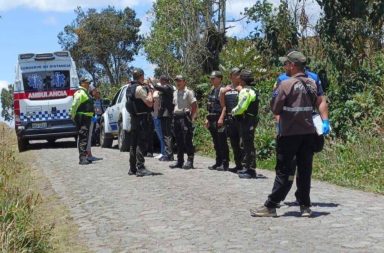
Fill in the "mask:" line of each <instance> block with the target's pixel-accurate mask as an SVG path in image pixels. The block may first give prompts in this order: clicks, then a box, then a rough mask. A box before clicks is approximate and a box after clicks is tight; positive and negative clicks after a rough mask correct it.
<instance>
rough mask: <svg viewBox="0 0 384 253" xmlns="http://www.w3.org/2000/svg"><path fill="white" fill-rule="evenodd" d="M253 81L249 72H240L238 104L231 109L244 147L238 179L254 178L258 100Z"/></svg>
mask: <svg viewBox="0 0 384 253" xmlns="http://www.w3.org/2000/svg"><path fill="white" fill-rule="evenodd" d="M253 81H254V79H253V76H252V72H251V71H250V70H246V69H244V70H242V71H241V72H240V85H239V86H238V87H237V89H238V90H239V91H240V92H239V99H238V103H237V105H236V107H235V108H233V109H232V115H233V116H234V118H235V120H237V121H238V122H239V126H240V136H241V139H242V141H243V146H244V162H245V164H244V168H243V169H242V170H240V171H239V172H238V175H239V177H240V178H256V168H252V167H256V166H253V165H255V164H256V151H255V145H254V143H253V141H254V138H255V128H256V125H257V122H258V120H257V119H258V109H259V98H258V94H257V91H256V90H255V88H254V87H251V83H252V82H253Z"/></svg>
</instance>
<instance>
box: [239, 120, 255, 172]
mask: <svg viewBox="0 0 384 253" xmlns="http://www.w3.org/2000/svg"><path fill="white" fill-rule="evenodd" d="M237 120H238V122H239V127H240V138H241V140H242V142H243V148H244V150H243V162H244V167H245V168H246V169H256V149H255V144H254V139H255V129H256V125H257V120H256V119H255V118H254V117H248V116H245V117H242V118H238V119H237Z"/></svg>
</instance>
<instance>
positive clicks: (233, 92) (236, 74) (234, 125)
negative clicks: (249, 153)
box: [217, 68, 243, 173]
mask: <svg viewBox="0 0 384 253" xmlns="http://www.w3.org/2000/svg"><path fill="white" fill-rule="evenodd" d="M229 78H230V80H231V84H230V85H228V86H226V87H224V88H222V89H221V91H220V104H221V107H222V111H221V115H220V119H219V120H218V122H217V125H218V127H221V126H222V125H223V124H225V128H226V133H227V135H228V137H229V140H230V142H231V147H232V150H233V155H234V159H235V164H236V167H235V168H231V169H229V171H231V172H233V173H237V172H238V171H240V170H242V168H243V166H242V164H241V158H242V149H241V148H240V134H239V133H240V125H239V122H238V121H237V120H234V117H233V116H232V109H233V108H235V106H236V105H237V101H238V96H239V91H238V90H237V89H236V88H237V86H238V85H239V80H240V69H239V68H233V69H232V70H231V72H230V76H229Z"/></svg>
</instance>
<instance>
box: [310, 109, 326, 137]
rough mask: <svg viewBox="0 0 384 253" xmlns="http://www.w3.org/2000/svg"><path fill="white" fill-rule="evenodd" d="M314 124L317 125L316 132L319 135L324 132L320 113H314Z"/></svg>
mask: <svg viewBox="0 0 384 253" xmlns="http://www.w3.org/2000/svg"><path fill="white" fill-rule="evenodd" d="M312 119H313V124H314V125H315V128H316V132H317V134H318V135H322V134H323V120H322V119H321V117H320V115H319V114H316V115H313V116H312Z"/></svg>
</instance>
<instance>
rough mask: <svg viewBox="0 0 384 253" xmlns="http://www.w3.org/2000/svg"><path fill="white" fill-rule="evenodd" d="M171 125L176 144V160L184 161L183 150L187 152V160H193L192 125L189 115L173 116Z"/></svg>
mask: <svg viewBox="0 0 384 253" xmlns="http://www.w3.org/2000/svg"><path fill="white" fill-rule="evenodd" d="M173 127H174V132H175V136H176V144H177V161H178V162H179V163H184V152H185V153H187V156H188V160H192V161H193V157H194V153H195V150H194V147H193V143H192V138H193V127H192V122H191V120H190V118H189V116H174V119H173Z"/></svg>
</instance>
